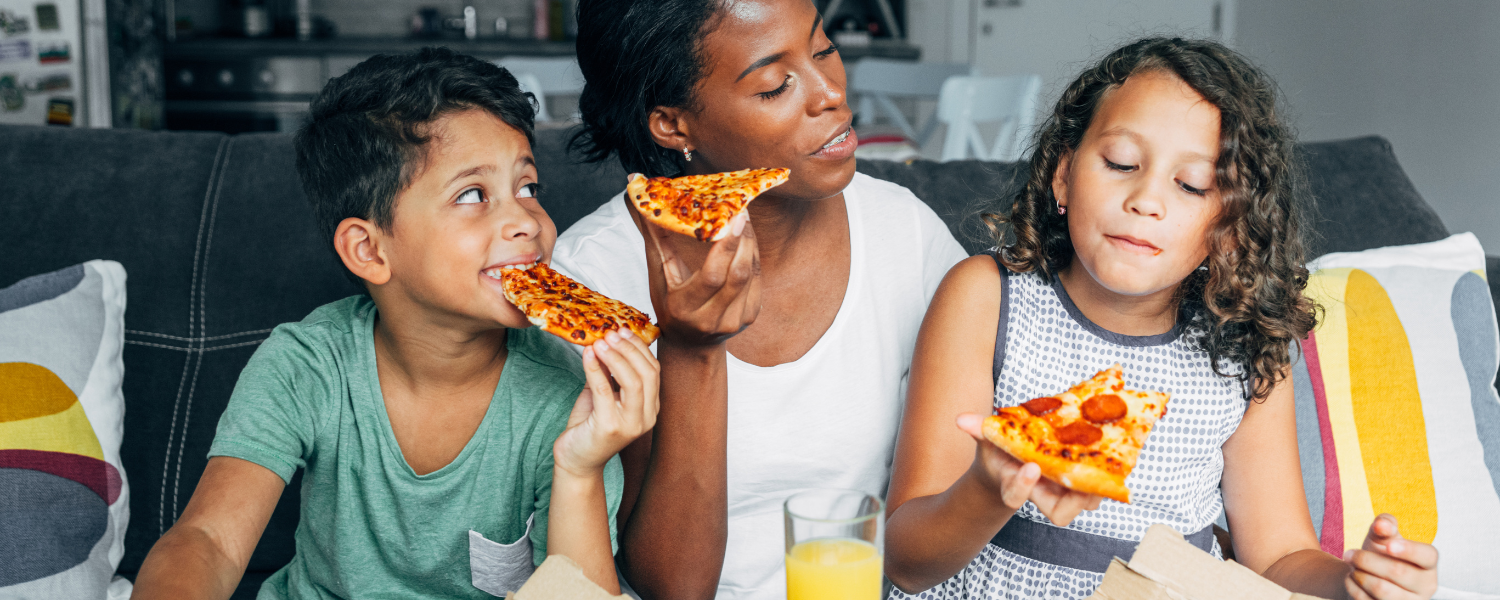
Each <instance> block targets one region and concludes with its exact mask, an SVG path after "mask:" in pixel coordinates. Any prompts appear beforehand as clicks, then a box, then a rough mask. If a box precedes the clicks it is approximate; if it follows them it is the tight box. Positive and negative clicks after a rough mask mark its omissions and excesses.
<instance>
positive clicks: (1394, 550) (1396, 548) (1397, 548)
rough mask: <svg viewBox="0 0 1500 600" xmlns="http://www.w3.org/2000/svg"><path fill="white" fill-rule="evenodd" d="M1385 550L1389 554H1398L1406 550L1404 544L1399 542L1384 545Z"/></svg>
mask: <svg viewBox="0 0 1500 600" xmlns="http://www.w3.org/2000/svg"><path fill="white" fill-rule="evenodd" d="M1385 549H1386V550H1387V551H1389V552H1390V553H1391V554H1400V553H1401V552H1402V551H1403V550H1405V549H1406V544H1403V543H1401V540H1391V543H1389V544H1386V545H1385Z"/></svg>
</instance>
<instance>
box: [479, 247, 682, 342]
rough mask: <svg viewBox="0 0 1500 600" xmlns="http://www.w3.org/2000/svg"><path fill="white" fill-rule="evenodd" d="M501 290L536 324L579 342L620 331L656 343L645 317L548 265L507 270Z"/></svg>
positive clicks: (653, 328) (589, 340) (509, 268)
mask: <svg viewBox="0 0 1500 600" xmlns="http://www.w3.org/2000/svg"><path fill="white" fill-rule="evenodd" d="M500 286H501V289H503V290H504V292H505V299H506V300H509V301H510V303H511V304H514V305H516V308H519V309H521V312H523V313H526V319H527V320H529V321H531V324H532V325H536V326H537V327H540V328H542V331H546V332H547V333H550V334H552V335H555V336H557V337H560V338H562V339H565V340H567V341H569V342H573V343H574V344H578V345H580V346H588V345H591V344H593V343H594V342H597V341H599V340H600V339H602V338H603V337H604V334H606V333H609V332H610V330H613V329H619V328H621V327H624V328H626V329H629V330H630V331H631V332H634V333H635V335H636V336H637V337H639V338H641V339H642V340H644V341H645V342H646V343H647V344H650V343H651V342H653V341H655V340H656V335H657V333H658V330H657V328H656V326H655V325H652V324H651V319H649V318H647V317H646V315H645V313H642V312H641V311H638V310H636V309H634V308H632V307H631V306H630V305H629V304H626V303H624V302H621V301H619V300H615V299H613V298H610V297H608V296H605V295H604V294H600V293H599V292H596V291H594V290H591V289H589V288H588V287H586V286H584V285H583V284H581V283H578V282H577V281H573V280H572V279H570V278H568V276H567V275H563V274H562V273H558V272H557V271H554V270H552V267H549V266H547V265H546V264H545V263H541V262H538V263H536V264H534V265H531V266H530V267H527V268H522V267H518V266H512V267H504V268H502V269H501V271H500Z"/></svg>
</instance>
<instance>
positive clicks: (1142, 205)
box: [1125, 185, 1169, 219]
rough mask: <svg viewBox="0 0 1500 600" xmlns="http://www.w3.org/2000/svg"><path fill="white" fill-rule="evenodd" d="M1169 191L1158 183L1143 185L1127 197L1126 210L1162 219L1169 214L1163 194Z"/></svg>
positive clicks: (1134, 213)
mask: <svg viewBox="0 0 1500 600" xmlns="http://www.w3.org/2000/svg"><path fill="white" fill-rule="evenodd" d="M1164 193H1169V192H1167V191H1166V190H1162V189H1160V186H1156V185H1143V186H1141V187H1138V188H1136V189H1135V191H1134V192H1132V193H1131V194H1130V197H1128V198H1126V199H1125V211H1126V212H1129V213H1130V214H1133V215H1139V216H1142V217H1151V218H1153V219H1161V218H1163V217H1166V216H1167V205H1166V203H1165V202H1162V200H1161V198H1162V194H1164Z"/></svg>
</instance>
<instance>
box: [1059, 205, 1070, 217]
mask: <svg viewBox="0 0 1500 600" xmlns="http://www.w3.org/2000/svg"><path fill="white" fill-rule="evenodd" d="M1057 214H1060V215H1065V214H1068V207H1066V206H1063V205H1062V204H1061V203H1058V205H1057Z"/></svg>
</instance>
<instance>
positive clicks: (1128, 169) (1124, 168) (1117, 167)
mask: <svg viewBox="0 0 1500 600" xmlns="http://www.w3.org/2000/svg"><path fill="white" fill-rule="evenodd" d="M1104 165H1105V166H1106V167H1109V169H1110V170H1111V171H1119V172H1121V173H1133V172H1135V170H1136V169H1138V168H1140V167H1139V166H1138V165H1122V164H1120V163H1117V162H1115V161H1112V160H1110V159H1108V158H1106V159H1104Z"/></svg>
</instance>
